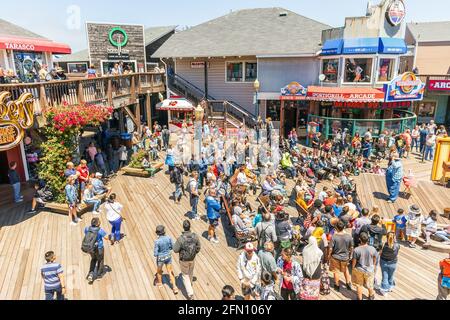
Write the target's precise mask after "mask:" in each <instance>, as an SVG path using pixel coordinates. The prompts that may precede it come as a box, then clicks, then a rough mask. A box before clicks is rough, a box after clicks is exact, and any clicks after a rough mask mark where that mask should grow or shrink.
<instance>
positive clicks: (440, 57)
mask: <svg viewBox="0 0 450 320" xmlns="http://www.w3.org/2000/svg"><path fill="white" fill-rule="evenodd" d="M416 65H417V67H418V68H419V72H420V73H421V74H432V75H445V74H449V73H450V44H447V45H424V44H422V43H421V44H420V45H419V49H418V52H417V59H416Z"/></svg>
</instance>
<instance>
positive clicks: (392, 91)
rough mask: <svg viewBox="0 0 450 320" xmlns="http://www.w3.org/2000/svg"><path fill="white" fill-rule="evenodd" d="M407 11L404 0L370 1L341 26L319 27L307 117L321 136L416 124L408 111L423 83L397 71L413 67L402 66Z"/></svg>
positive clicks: (376, 131) (405, 53)
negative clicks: (316, 74)
mask: <svg viewBox="0 0 450 320" xmlns="http://www.w3.org/2000/svg"><path fill="white" fill-rule="evenodd" d="M406 12H407V11H406V4H405V2H404V1H402V0H383V1H381V3H380V4H378V5H373V6H371V5H369V6H368V8H367V14H366V16H363V17H351V18H346V19H345V26H344V27H342V28H333V29H329V30H325V31H323V33H322V43H323V47H322V51H321V53H320V76H319V80H320V86H310V87H309V88H308V90H307V99H308V100H311V111H312V112H311V113H312V115H314V116H311V119H310V120H313V121H316V122H317V121H319V122H320V123H319V124H320V129H321V130H322V131H323V132H325V133H326V136H328V137H329V136H330V135H331V134H332V133H333V130H335V129H338V128H341V129H344V128H347V129H349V130H350V131H351V132H352V133H355V132H360V133H364V131H366V130H367V128H372V129H373V131H374V135H375V136H377V135H378V134H379V133H381V131H382V130H384V129H390V130H394V131H401V130H403V129H405V127H406V126H411V125H414V124H415V122H414V121H410V120H409V119H412V118H414V115H413V114H411V113H410V112H409V111H408V110H411V109H412V105H413V101H417V100H418V101H420V100H421V99H422V98H423V91H424V84H423V83H422V82H421V81H420V78H418V77H416V75H414V74H413V73H411V72H408V73H401V70H404V71H411V70H412V69H410V70H407V69H406V68H405V66H404V61H406V57H410V56H411V48H408V46H407V44H406V42H405V34H406V22H405V16H406ZM403 118H404V119H407V121H406V120H405V121H404V122H403V121H402V120H401V119H403ZM346 119H347V120H348V121H346ZM387 119H396V120H393V121H388V122H386V121H385V120H387ZM354 120H357V121H354Z"/></svg>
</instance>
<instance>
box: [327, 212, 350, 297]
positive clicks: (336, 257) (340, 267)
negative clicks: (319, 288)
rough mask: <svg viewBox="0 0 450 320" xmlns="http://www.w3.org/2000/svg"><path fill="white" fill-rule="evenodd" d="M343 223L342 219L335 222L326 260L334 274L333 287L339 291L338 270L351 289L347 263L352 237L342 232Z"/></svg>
mask: <svg viewBox="0 0 450 320" xmlns="http://www.w3.org/2000/svg"><path fill="white" fill-rule="evenodd" d="M344 229H345V224H344V222H343V221H342V220H339V221H338V222H337V223H336V233H335V234H334V235H333V237H332V238H331V243H330V246H329V248H330V250H329V255H328V261H329V262H330V271H331V272H333V274H334V289H335V290H336V291H338V292H339V290H340V282H339V272H342V273H343V274H344V277H345V283H346V284H347V289H349V290H351V289H352V284H351V278H350V272H349V270H348V265H349V262H350V257H351V256H352V251H353V238H352V236H351V235H349V234H347V233H345V232H344Z"/></svg>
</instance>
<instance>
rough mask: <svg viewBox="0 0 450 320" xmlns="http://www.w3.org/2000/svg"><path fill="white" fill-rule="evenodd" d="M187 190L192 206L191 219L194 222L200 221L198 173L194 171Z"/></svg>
mask: <svg viewBox="0 0 450 320" xmlns="http://www.w3.org/2000/svg"><path fill="white" fill-rule="evenodd" d="M187 190H188V193H189V197H190V199H189V202H190V205H191V218H192V220H200V217H199V216H198V201H199V200H200V194H199V193H198V172H197V171H193V172H192V173H191V178H190V179H189V182H188V185H187Z"/></svg>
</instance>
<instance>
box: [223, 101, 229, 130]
mask: <svg viewBox="0 0 450 320" xmlns="http://www.w3.org/2000/svg"><path fill="white" fill-rule="evenodd" d="M227 115H228V103H227V102H226V101H225V102H224V103H223V130H224V131H223V134H224V135H225V138H226V136H227V125H228V124H227V121H228V120H227Z"/></svg>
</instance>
